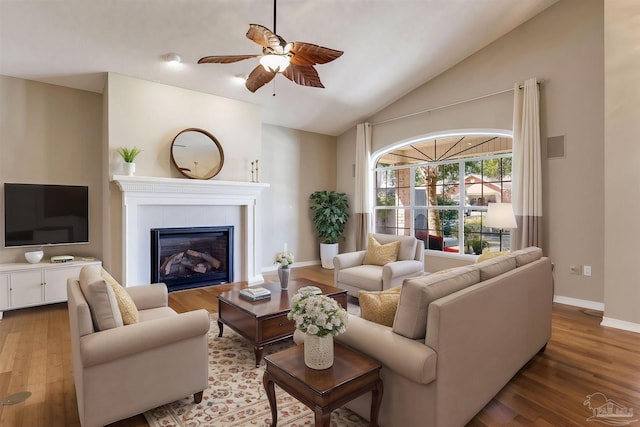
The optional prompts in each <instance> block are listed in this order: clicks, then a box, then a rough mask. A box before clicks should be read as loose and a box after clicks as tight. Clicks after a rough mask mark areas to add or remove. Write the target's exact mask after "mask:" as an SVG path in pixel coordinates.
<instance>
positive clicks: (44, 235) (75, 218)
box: [4, 183, 89, 248]
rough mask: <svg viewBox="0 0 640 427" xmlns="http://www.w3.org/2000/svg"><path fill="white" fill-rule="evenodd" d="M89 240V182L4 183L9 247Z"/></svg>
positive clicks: (6, 229)
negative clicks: (82, 184)
mask: <svg viewBox="0 0 640 427" xmlns="http://www.w3.org/2000/svg"><path fill="white" fill-rule="evenodd" d="M88 242H89V188H88V187H87V186H81V185H50V184H14V183H5V184H4V245H5V247H7V248H9V247H16V246H44V245H64V244H71V243H88Z"/></svg>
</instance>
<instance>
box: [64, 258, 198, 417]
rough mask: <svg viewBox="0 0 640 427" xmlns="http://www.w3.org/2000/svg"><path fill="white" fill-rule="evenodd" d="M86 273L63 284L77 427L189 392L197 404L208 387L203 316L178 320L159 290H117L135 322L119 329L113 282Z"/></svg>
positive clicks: (128, 414) (134, 412)
mask: <svg viewBox="0 0 640 427" xmlns="http://www.w3.org/2000/svg"><path fill="white" fill-rule="evenodd" d="M91 268H93V270H91V269H90V268H89V267H85V268H83V270H82V271H81V272H80V277H79V278H70V279H68V281H67V294H68V306H69V323H70V328H71V350H72V357H73V378H74V382H75V386H76V397H77V401H78V414H79V418H80V424H81V425H82V426H83V427H93V426H103V425H106V424H109V423H112V422H115V421H118V420H121V419H124V418H128V417H131V416H134V415H137V414H140V413H142V412H144V411H147V410H149V409H152V408H155V407H157V406H160V405H163V404H165V403H169V402H173V401H175V400H178V399H183V398H185V397H187V396H189V395H191V394H193V395H194V400H195V401H196V403H199V402H200V401H201V399H202V394H203V391H204V390H206V388H207V386H208V360H207V359H208V349H207V346H208V343H207V341H208V332H209V315H208V313H207V311H206V310H196V311H192V312H188V313H183V314H177V313H176V312H175V311H173V310H172V309H171V308H169V307H168V306H167V303H168V294H167V288H166V286H165V285H164V284H153V285H149V286H137V287H131V288H127V289H126V290H125V289H124V288H122V287H121V288H122V289H121V290H118V289H116V291H117V292H121V291H124V292H125V294H126V295H128V297H127V298H130V301H133V303H134V304H135V308H134V311H136V313H134V314H136V316H135V317H136V318H137V320H138V321H137V322H136V323H131V324H126V325H125V324H123V316H122V313H121V312H120V308H119V307H118V304H117V303H118V300H117V298H116V296H115V292H114V290H113V288H112V286H113V284H111V285H110V284H109V281H108V280H105V279H104V276H102V275H101V271H100V267H98V268H97V269H95V267H91ZM109 277H110V276H109ZM115 286H119V287H120V285H118V284H116V285H115ZM114 306H115V307H114ZM125 317H126V316H125ZM128 321H129V322H132V321H131V320H130V319H129V320H128Z"/></svg>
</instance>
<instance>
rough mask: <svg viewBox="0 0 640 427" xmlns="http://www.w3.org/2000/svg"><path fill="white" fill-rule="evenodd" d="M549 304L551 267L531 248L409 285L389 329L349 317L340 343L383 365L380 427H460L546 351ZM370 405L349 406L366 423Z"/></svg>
mask: <svg viewBox="0 0 640 427" xmlns="http://www.w3.org/2000/svg"><path fill="white" fill-rule="evenodd" d="M429 252H430V251H429ZM426 257H427V259H426V260H425V265H427V266H429V265H430V260H429V259H428V258H429V254H427V255H426ZM471 259H472V258H468V259H467V262H470V260H471ZM461 260H464V258H457V259H456V260H455V262H456V263H459V261H461ZM441 262H442V260H432V263H431V264H433V263H436V264H438V263H441ZM427 268H428V267H427ZM552 298H553V281H552V275H551V262H550V260H549V259H548V258H545V257H542V251H541V250H540V249H538V248H528V249H525V250H522V251H517V252H514V253H513V254H510V255H502V256H500V257H497V258H494V259H491V260H488V261H483V262H481V263H478V264H473V265H467V266H462V267H457V268H454V269H452V270H451V271H448V272H444V273H436V274H429V275H425V276H422V277H418V278H413V279H407V280H405V281H404V283H403V285H402V290H401V293H400V301H399V304H398V309H397V312H396V317H395V320H394V324H393V327H387V326H382V325H379V324H377V323H373V322H370V321H367V320H364V319H362V318H360V317H356V316H353V315H350V317H349V327H348V329H347V332H346V333H345V334H342V335H338V336H337V337H336V339H337V340H338V341H340V342H342V343H344V344H347V345H349V346H351V347H353V348H355V349H356V350H359V351H361V352H363V353H365V354H367V355H369V356H371V357H373V358H375V359H377V360H379V361H380V362H381V363H382V365H383V368H382V371H381V375H382V379H383V382H384V394H383V398H382V406H381V408H380V421H379V423H380V426H382V427H395V426H421V427H447V426H462V425H464V424H465V423H467V422H468V421H469V420H470V419H472V418H473V416H474V415H475V414H477V413H478V412H479V411H480V410H481V409H482V408H483V407H484V406H485V405H486V404H487V403H488V402H489V401H490V400H491V399H492V398H493V397H494V396H495V395H496V394H497V393H498V392H499V391H500V389H501V388H502V387H503V386H504V385H505V384H506V383H507V382H508V381H509V380H510V379H511V378H512V377H513V375H514V374H515V373H516V372H518V370H519V369H520V368H521V367H522V366H523V365H524V364H525V363H527V361H528V360H530V359H531V358H532V357H534V356H535V355H536V353H537V352H539V351H541V350H543V349H544V347H545V345H546V343H547V341H548V340H549V338H550V336H551V307H552ZM370 399H371V397H370V395H366V396H362V397H360V398H358V399H356V400H354V401H352V402H351V403H350V404H348V405H347V406H348V407H350V408H351V409H352V410H354V411H355V412H357V413H358V414H360V415H361V416H363V417H365V418H368V416H369V410H370Z"/></svg>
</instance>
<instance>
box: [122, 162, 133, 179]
mask: <svg viewBox="0 0 640 427" xmlns="http://www.w3.org/2000/svg"><path fill="white" fill-rule="evenodd" d="M122 170H123V172H124V174H125V175H127V176H133V173H134V172H135V171H136V164H135V163H127V162H124V163H123V164H122Z"/></svg>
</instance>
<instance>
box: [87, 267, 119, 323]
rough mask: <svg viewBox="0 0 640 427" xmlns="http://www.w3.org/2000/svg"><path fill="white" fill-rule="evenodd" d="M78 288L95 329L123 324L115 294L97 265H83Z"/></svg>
mask: <svg viewBox="0 0 640 427" xmlns="http://www.w3.org/2000/svg"><path fill="white" fill-rule="evenodd" d="M79 282H80V289H81V290H82V294H83V295H84V298H85V299H86V300H87V303H88V304H89V308H90V309H91V319H92V320H93V326H94V328H95V329H96V331H104V330H106V329H112V328H117V327H120V326H122V325H123V323H122V315H121V314H120V310H119V309H118V302H117V301H116V296H115V294H114V292H113V289H111V286H109V285H108V284H107V283H106V282H105V280H104V278H103V277H102V276H101V275H100V269H99V267H98V266H94V265H85V266H84V267H82V269H81V270H80V277H79Z"/></svg>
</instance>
